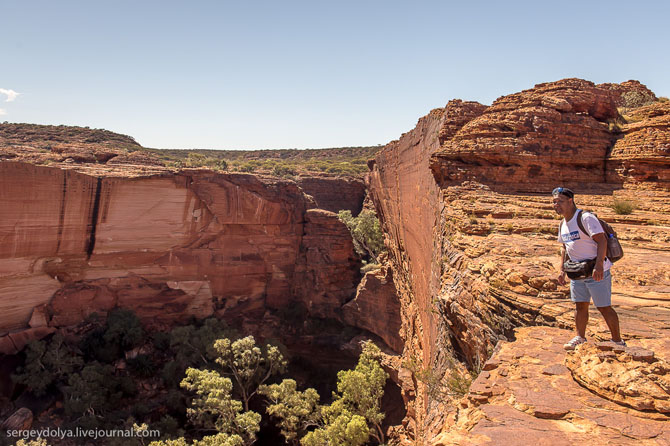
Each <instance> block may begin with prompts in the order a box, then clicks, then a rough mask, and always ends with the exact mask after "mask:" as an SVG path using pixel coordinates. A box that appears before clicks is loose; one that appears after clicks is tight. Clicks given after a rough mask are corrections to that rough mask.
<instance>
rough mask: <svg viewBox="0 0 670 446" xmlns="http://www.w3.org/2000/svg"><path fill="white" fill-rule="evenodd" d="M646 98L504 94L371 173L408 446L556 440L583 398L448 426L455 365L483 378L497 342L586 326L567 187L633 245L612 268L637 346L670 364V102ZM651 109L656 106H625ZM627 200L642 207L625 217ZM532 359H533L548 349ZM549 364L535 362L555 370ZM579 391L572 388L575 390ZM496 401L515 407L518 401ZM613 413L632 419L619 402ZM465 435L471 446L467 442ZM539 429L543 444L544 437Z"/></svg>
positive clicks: (575, 85) (640, 90) (397, 147)
mask: <svg viewBox="0 0 670 446" xmlns="http://www.w3.org/2000/svg"><path fill="white" fill-rule="evenodd" d="M647 92H648V90H647V89H646V87H644V86H642V85H641V84H639V82H634V81H632V82H626V83H623V84H605V85H595V84H593V83H591V82H588V81H583V80H579V79H566V80H563V81H558V82H552V83H547V84H539V85H537V86H536V87H534V88H533V89H530V90H526V91H523V92H520V93H516V94H512V95H509V96H505V97H502V98H500V99H498V100H497V101H495V102H494V103H493V105H491V106H490V107H486V106H483V105H481V104H477V103H467V102H462V101H450V102H449V103H448V104H447V106H446V107H445V108H443V109H437V110H433V111H431V113H430V114H429V115H427V116H426V117H424V118H421V119H420V120H419V122H418V124H417V126H416V128H415V129H413V130H411V131H410V132H408V133H406V134H404V135H402V137H401V138H400V139H399V140H398V141H394V142H392V143H390V144H389V145H387V146H386V147H385V148H384V150H383V151H382V152H380V153H379V154H378V156H377V157H376V158H375V160H374V161H372V162H371V163H370V166H371V168H372V172H371V175H370V189H371V196H372V199H373V201H374V203H375V206H376V208H377V210H378V213H379V215H380V218H381V219H382V223H383V226H384V230H385V232H386V233H387V237H388V238H387V242H388V245H389V247H390V255H389V259H390V261H391V264H392V267H393V271H394V280H395V282H396V288H397V289H398V292H399V294H400V301H401V316H402V328H401V333H402V335H403V338H404V339H405V350H404V352H403V364H404V365H403V370H401V372H400V373H399V377H400V380H401V387H402V389H403V392H404V396H405V399H406V401H407V402H408V412H407V414H408V416H407V418H406V419H405V421H404V424H403V426H404V428H405V433H404V434H403V435H400V436H399V437H400V438H401V439H402V440H403V441H408V442H411V443H416V444H432V443H434V444H482V442H486V441H490V442H491V443H492V444H515V443H514V441H515V439H518V438H519V435H525V434H526V433H531V432H534V431H537V432H542V431H543V430H544V431H545V432H544V434H543V436H546V438H547V441H549V440H548V438H549V435H550V434H551V432H552V430H555V426H554V427H552V426H550V425H548V424H546V422H545V421H540V420H542V419H544V418H547V417H549V416H548V415H547V414H548V413H554V412H556V411H558V412H561V410H563V409H562V407H563V406H562V405H565V404H564V401H565V399H566V398H569V396H568V395H569V391H566V393H562V392H561V391H560V386H559V387H558V388H557V389H558V390H556V392H554V394H553V395H554V397H552V398H553V399H551V398H550V399H548V400H547V401H546V402H545V403H543V407H542V408H541V409H540V410H538V411H536V412H532V411H531V412H532V413H531V412H528V411H525V409H523V410H524V411H525V412H524V413H519V410H521V409H520V407H521V406H519V407H515V406H514V405H505V406H504V407H503V406H501V407H496V408H491V409H490V410H489V409H488V408H487V409H486V410H484V411H480V412H477V413H476V414H474V415H473V416H465V412H462V411H461V414H459V415H458V418H457V419H458V420H459V423H461V422H462V424H459V425H458V426H460V427H455V424H454V419H452V418H449V417H450V415H448V414H449V413H453V410H452V409H453V408H454V407H456V405H457V404H458V398H457V397H455V396H454V392H453V391H450V390H449V389H448V388H447V389H446V390H445V389H444V387H445V386H446V387H448V386H449V385H450V384H449V383H450V381H452V377H453V370H455V368H454V367H455V366H454V364H458V363H459V361H461V362H462V363H464V364H466V365H468V367H469V368H471V369H473V370H477V369H478V366H479V364H481V363H482V362H483V361H484V360H485V359H486V358H487V357H489V356H490V354H491V353H492V352H493V350H494V346H495V345H496V343H497V341H498V339H504V338H507V339H514V337H515V334H514V328H515V327H519V326H525V325H552V326H557V327H562V328H570V327H572V325H573V323H572V304H571V303H570V302H569V300H567V297H568V290H567V288H565V287H560V286H559V285H558V283H557V281H556V276H557V266H558V261H559V259H558V245H557V243H556V235H555V234H556V230H557V225H558V219H557V216H556V215H555V213H554V211H553V209H552V207H551V201H550V192H551V190H552V189H553V187H555V186H558V185H562V186H568V187H572V188H574V189H575V190H576V191H577V193H578V196H577V199H576V202H577V205H578V206H579V207H581V208H583V209H588V210H594V211H596V212H597V214H598V215H599V216H600V217H601V218H604V219H605V220H607V221H609V222H611V223H613V224H614V226H615V229H616V230H617V232H618V233H619V236H620V239H621V240H622V243H623V244H624V249H625V250H626V257H624V259H623V260H621V261H620V262H618V263H617V264H616V265H615V268H614V270H613V271H614V273H613V274H614V283H615V285H614V290H615V295H614V302H615V304H617V305H618V307H617V308H618V311H619V314H620V317H621V320H622V325H623V327H624V334H625V335H626V337H628V339H633V341H630V342H631V343H632V344H633V345H635V346H637V347H644V348H646V349H650V350H653V351H654V352H655V354H656V357H659V358H666V359H667V357H668V356H670V344H668V343H667V341H665V339H666V338H667V334H668V331H667V330H668V328H667V327H668V322H670V313H668V310H667V308H666V304H667V302H668V301H670V294H669V293H668V290H670V287H669V285H670V276H668V275H667V273H666V272H665V271H666V270H667V265H668V264H670V257H668V256H667V255H666V252H669V250H670V230H668V226H669V223H670V205H669V204H668V203H670V200H669V198H670V191H669V190H668V187H667V171H668V170H670V169H668V167H670V153H669V152H668V149H669V144H668V137H670V131H668V127H667V126H666V124H667V123H666V122H665V120H666V118H667V117H668V116H669V115H668V111H667V109H666V105H667V103H661V102H653V101H656V97H655V96H654V95H653V93H647ZM627 93H632V94H627ZM638 96H639V97H641V98H642V99H641V100H642V102H643V103H644V101H647V102H648V101H652V102H653V103H652V104H650V105H646V106H642V107H640V106H634V107H627V108H625V109H623V108H621V107H622V106H623V104H624V103H626V104H628V105H630V102H631V101H630V98H631V97H633V98H637V97H638ZM622 113H623V114H622ZM614 200H627V201H630V202H632V203H635V204H636V206H637V209H636V210H635V211H634V212H633V213H632V214H630V215H619V214H616V213H615V212H614V210H613V209H612V204H613V202H614ZM552 333H553V332H552ZM608 334H609V333H608V331H607V328H606V327H605V325H604V322H603V321H602V319H601V318H599V316H596V315H595V314H594V315H593V317H592V318H591V325H590V328H589V333H588V335H589V337H594V338H596V339H602V340H606V339H608V338H607V336H608ZM553 336H555V337H556V338H552V337H551V336H549V335H547V336H546V338H545V339H543V342H545V343H547V344H552V345H553V344H555V345H556V346H559V347H560V345H559V344H561V345H562V342H564V341H565V340H567V339H569V337H571V335H570V333H569V332H560V335H559V332H555V333H553ZM552 348H553V347H552ZM556 353H557V354H559V353H562V356H561V360H562V359H563V358H564V353H563V352H560V351H559V350H558V349H557V350H556ZM528 354H529V356H530V357H533V358H535V357H536V355H537V354H538V352H537V351H532V352H529V353H528ZM517 359H518V358H517ZM547 359H548V357H547V358H545V357H537V358H536V359H535V360H534V361H535V362H536V363H537V364H538V366H540V365H541V364H544V366H550V365H551V364H549V363H547V361H546V360H547ZM557 359H558V357H557ZM562 367H563V368H564V370H567V369H565V365H562ZM557 368H558V367H557ZM481 376H482V378H481V379H484V378H485V377H486V376H487V374H486V373H484V374H483V375H481ZM478 381H480V380H479V379H478ZM570 382H571V383H572V384H570V386H568V387H567V388H568V389H569V388H574V387H575V386H577V384H576V383H575V381H574V380H573V379H571V378H570ZM475 384H477V383H475ZM452 385H453V383H452ZM477 385H478V384H477ZM530 385H532V384H531V383H523V384H521V387H519V388H520V389H521V388H522V387H523V389H525V387H524V386H530ZM543 385H544V384H543ZM436 386H437V390H436ZM545 387H546V386H545ZM577 387H578V386H577ZM543 388H544V387H543ZM474 389H475V390H476V389H477V386H475V388H474ZM496 389H498V390H496V391H497V392H499V395H505V396H506V397H509V396H510V393H509V392H510V390H509V389H506V388H502V387H500V386H499V387H497V388H496ZM523 389H521V390H519V392H521V391H522V390H523ZM528 391H529V390H527V389H526V390H523V392H526V393H528ZM486 392H488V394H490V392H489V390H487V391H486ZM488 394H487V396H488ZM436 395H447V397H445V398H442V397H437V396H436ZM494 395H495V393H494ZM529 395H530V394H529ZM531 396H532V395H531ZM550 396H551V394H550ZM538 398H539V396H538ZM503 400H505V399H504V398H503V397H501V399H500V401H503ZM480 403H481V401H480ZM554 403H556V404H555V407H554ZM559 403H561V404H562V405H561V404H559ZM608 407H616V408H617V410H619V413H624V411H621V410H620V408H619V406H618V405H614V406H608ZM450 408H451V409H450ZM489 412H490V413H489ZM568 412H570V411H569V410H568V411H567V412H565V413H568ZM599 416H600V415H598V416H595V415H594V416H593V417H592V419H596V418H598V417H599ZM552 417H553V416H552ZM612 417H613V418H612V419H614V418H616V415H613V414H612ZM478 420H481V421H482V422H484V420H488V421H486V423H488V424H486V426H487V427H486V429H489V428H490V429H494V430H495V429H497V430H496V431H495V432H497V433H495V435H493V436H491V435H488V434H486V433H484V434H481V432H480V431H478V430H477V431H475V426H476V425H477V424H476V423H477V421H478ZM517 421H518V422H517ZM503 424H504V425H505V426H506V427H504V428H503V427H502V426H503ZM482 426H483V425H482ZM510 426H512V427H513V429H509V427H510ZM458 429H461V430H460V433H461V434H462V435H461V436H460V437H458V438H457V439H456V440H453V438H455V437H450V436H451V435H452V434H453V432H455V431H456V430H458ZM515 429H516V431H515ZM566 429H567V427H566ZM490 432H493V431H490ZM537 432H536V433H535V434H534V435H533V436H532V437H529V438H531V440H529V441H535V439H538V438H540V437H539V436H538V435H539V434H538V433H537ZM659 432H661V431H659ZM481 435H488V438H489V439H490V440H487V439H486V437H482V436H481ZM612 435H613V437H617V438H621V437H622V434H621V432H619V433H616V432H615V433H613V434H612ZM624 435H625V434H624ZM450 438H452V439H451V440H450ZM649 438H651V437H649ZM484 440H486V441H484ZM450 441H451V442H450ZM538 441H539V440H538ZM621 441H622V442H623V443H626V440H625V438H624V439H623V440H621ZM506 442H507V443H506Z"/></svg>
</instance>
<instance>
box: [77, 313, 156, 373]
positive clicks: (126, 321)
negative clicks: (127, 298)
mask: <svg viewBox="0 0 670 446" xmlns="http://www.w3.org/2000/svg"><path fill="white" fill-rule="evenodd" d="M144 340H145V335H144V329H142V324H141V323H140V320H139V318H138V317H137V316H136V315H135V313H133V312H132V311H131V310H127V309H124V308H116V309H114V310H112V311H110V312H109V313H108V314H107V320H106V321H105V324H104V326H101V327H98V328H96V329H95V330H92V331H90V332H89V333H88V334H87V335H86V336H85V337H84V339H83V340H82V341H81V343H80V347H81V350H82V351H83V352H84V355H86V357H88V358H95V359H97V360H98V361H102V362H107V363H111V362H113V361H115V360H116V359H119V358H120V357H121V356H123V352H124V351H126V350H130V349H132V348H133V347H137V346H138V345H139V344H140V343H142V342H143V341H144Z"/></svg>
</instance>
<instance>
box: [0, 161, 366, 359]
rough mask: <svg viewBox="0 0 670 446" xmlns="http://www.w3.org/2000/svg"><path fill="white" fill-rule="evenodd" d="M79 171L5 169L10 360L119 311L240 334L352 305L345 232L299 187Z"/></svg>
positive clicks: (0, 311) (0, 248) (0, 254)
mask: <svg viewBox="0 0 670 446" xmlns="http://www.w3.org/2000/svg"><path fill="white" fill-rule="evenodd" d="M76 166H77V167H76V168H74V167H73V168H72V169H68V168H61V166H58V167H47V166H37V165H33V164H28V163H23V162H14V161H4V162H0V206H1V207H2V208H3V209H5V211H3V212H2V214H0V237H2V241H3V243H2V244H0V353H14V352H16V351H19V350H21V349H22V348H23V347H24V346H25V344H26V343H27V342H29V341H30V340H31V339H39V338H41V337H44V336H45V335H47V334H49V333H52V332H53V331H54V330H55V329H57V328H62V327H68V326H71V325H76V324H77V323H79V322H81V321H82V320H84V319H85V318H86V317H87V316H89V315H90V314H91V313H94V312H97V313H101V314H105V313H106V312H107V311H109V310H110V309H112V308H114V307H126V308H131V309H133V310H134V311H135V312H136V313H137V315H138V316H139V317H140V318H141V319H142V320H143V322H144V323H146V324H147V325H150V326H164V325H166V324H167V325H171V324H174V323H181V322H186V321H188V319H189V318H190V317H198V318H201V317H205V316H208V315H212V314H216V315H218V316H219V317H222V318H224V319H227V320H229V321H232V322H234V323H236V324H244V323H245V320H260V318H262V317H263V315H264V313H265V312H266V311H267V309H268V308H274V309H278V308H281V307H282V306H285V305H287V304H289V303H291V302H296V301H298V302H303V303H305V304H306V306H307V307H308V308H309V309H310V311H311V313H310V315H311V316H315V317H331V318H336V319H338V318H340V319H341V307H342V305H344V304H345V303H346V302H348V301H350V300H351V299H353V298H354V296H355V293H356V286H357V284H358V282H359V280H360V272H359V267H360V265H359V260H358V258H357V257H356V255H355V253H354V251H353V246H352V240H351V235H350V234H349V231H348V230H347V228H346V226H345V225H344V224H343V223H341V222H340V221H339V220H338V218H337V216H336V215H335V214H334V213H332V212H329V211H325V210H320V209H311V208H314V207H315V205H316V204H315V202H314V201H313V199H312V198H311V197H310V196H308V195H305V194H304V192H303V190H302V189H301V188H300V187H299V186H298V185H297V184H296V183H295V182H292V181H287V180H280V179H277V178H259V177H256V176H253V175H246V174H219V173H214V172H211V171H208V170H203V169H191V170H186V169H185V170H182V171H180V172H178V173H174V172H169V171H167V170H163V171H160V172H159V173H153V174H151V175H143V174H142V171H141V170H137V166H135V167H133V168H131V169H130V171H129V174H128V176H127V177H124V176H123V172H124V170H123V169H124V168H125V167H124V166H121V165H120V164H119V165H117V166H116V167H109V166H107V165H88V164H77V165H76ZM139 168H144V166H139ZM323 182H325V183H323ZM327 182H328V180H322V183H323V184H328V183H327ZM333 197H334V195H333ZM333 199H334V198H333ZM359 199H360V201H361V202H362V197H359V198H356V200H359ZM352 201H354V200H352V199H351V198H349V197H348V198H346V199H344V200H342V202H343V203H344V202H349V203H351V202H352ZM377 331H379V330H377Z"/></svg>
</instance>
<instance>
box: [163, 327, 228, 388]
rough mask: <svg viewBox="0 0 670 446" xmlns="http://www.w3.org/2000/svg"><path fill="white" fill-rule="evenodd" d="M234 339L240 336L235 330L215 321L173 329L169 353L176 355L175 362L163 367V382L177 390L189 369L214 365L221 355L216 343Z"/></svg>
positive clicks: (170, 336)
mask: <svg viewBox="0 0 670 446" xmlns="http://www.w3.org/2000/svg"><path fill="white" fill-rule="evenodd" d="M235 337H237V333H236V332H235V331H234V330H233V329H231V328H229V327H228V326H227V325H226V323H225V322H223V321H220V320H219V319H217V318H214V317H211V318H207V319H205V320H204V321H203V322H202V324H201V325H187V326H184V327H176V328H174V329H173V330H172V331H171V332H170V335H169V351H170V352H171V353H173V354H174V360H173V361H169V362H168V363H166V364H165V366H164V367H163V371H162V377H163V380H164V381H165V382H166V383H168V384H173V385H174V386H175V387H177V386H178V385H179V382H180V381H181V379H182V377H183V376H184V371H185V370H186V368H187V367H196V368H199V367H203V366H206V365H211V364H213V363H214V359H216V357H217V355H218V354H217V352H216V350H215V349H214V341H216V340H217V339H222V338H235Z"/></svg>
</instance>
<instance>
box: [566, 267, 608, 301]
mask: <svg viewBox="0 0 670 446" xmlns="http://www.w3.org/2000/svg"><path fill="white" fill-rule="evenodd" d="M570 299H571V300H572V301H573V302H590V301H591V299H593V304H594V305H595V306H596V307H609V306H610V305H612V275H611V274H610V271H609V270H607V271H605V274H604V275H603V280H601V281H600V282H596V281H595V280H593V277H589V278H588V279H580V280H570Z"/></svg>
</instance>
